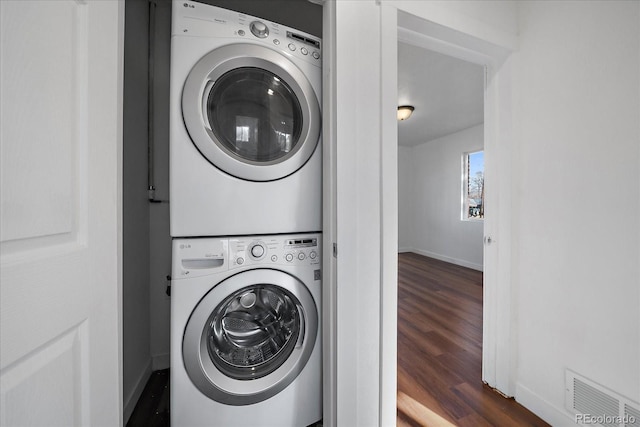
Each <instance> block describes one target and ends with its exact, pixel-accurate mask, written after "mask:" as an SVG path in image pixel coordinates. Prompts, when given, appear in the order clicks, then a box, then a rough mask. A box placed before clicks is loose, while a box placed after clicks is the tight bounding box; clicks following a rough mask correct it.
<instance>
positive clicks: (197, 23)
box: [171, 1, 322, 66]
mask: <svg viewBox="0 0 640 427" xmlns="http://www.w3.org/2000/svg"><path fill="white" fill-rule="evenodd" d="M172 13H173V15H172V30H171V34H172V36H195V37H216V38H232V39H237V41H238V42H240V41H241V40H243V39H244V40H253V41H254V42H255V41H259V42H263V43H265V44H267V45H268V46H270V47H271V48H273V49H276V50H279V51H281V52H283V53H286V54H288V55H293V56H296V57H299V58H302V59H304V60H305V61H307V62H310V63H313V64H315V65H317V66H320V65H321V60H320V58H321V52H322V50H321V43H320V40H321V39H319V38H318V37H315V36H312V35H311V34H307V33H304V32H302V31H298V30H295V29H293V28H289V27H285V26H284V25H280V24H278V23H276V22H271V21H267V20H265V19H261V18H257V17H254V16H250V15H247V14H244V13H240V12H234V11H231V10H227V9H222V8H219V7H216V6H211V5H208V4H203V3H199V2H195V1H174V2H173V12H172Z"/></svg>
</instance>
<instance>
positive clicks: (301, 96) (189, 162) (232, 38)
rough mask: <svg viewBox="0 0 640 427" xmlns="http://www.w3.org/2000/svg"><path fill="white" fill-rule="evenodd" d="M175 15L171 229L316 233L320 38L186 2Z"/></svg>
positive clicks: (179, 233)
mask: <svg viewBox="0 0 640 427" xmlns="http://www.w3.org/2000/svg"><path fill="white" fill-rule="evenodd" d="M172 19H173V21H172V36H171V96H170V103H171V106H170V129H171V131H170V147H171V148H170V191H171V208H170V209H171V220H170V221H171V235H172V236H174V237H188V236H231V235H249V234H270V233H294V232H316V231H321V229H322V149H321V134H320V131H321V110H320V96H321V83H322V72H321V57H320V55H321V45H320V39H319V38H317V37H313V36H312V35H309V34H306V33H303V32H300V31H297V30H295V29H292V28H288V27H285V26H283V25H279V24H277V23H274V22H269V21H266V20H263V19H259V18H255V17H252V16H248V15H246V14H243V13H238V12H233V11H229V10H225V9H221V8H218V7H214V6H210V5H206V4H202V3H197V2H191V1H184V0H180V1H176V0H174V2H173V16H172Z"/></svg>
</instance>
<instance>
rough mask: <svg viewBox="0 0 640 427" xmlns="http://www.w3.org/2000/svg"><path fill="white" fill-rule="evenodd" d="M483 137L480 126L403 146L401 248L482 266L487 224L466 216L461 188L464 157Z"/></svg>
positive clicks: (399, 198) (400, 208)
mask: <svg viewBox="0 0 640 427" xmlns="http://www.w3.org/2000/svg"><path fill="white" fill-rule="evenodd" d="M483 140H484V126H482V125H479V126H474V127H472V128H469V129H465V130H463V131H460V132H456V133H453V134H450V135H447V136H444V137H441V138H437V139H434V140H432V141H429V142H426V143H423V144H420V145H417V146H415V147H402V148H403V149H402V150H399V156H398V159H399V160H398V161H399V171H402V172H401V173H399V176H398V181H399V182H398V184H399V195H398V200H399V206H400V207H399V213H398V214H399V218H400V220H399V233H398V234H399V238H400V239H401V240H400V244H399V248H400V249H401V250H406V251H411V252H416V253H419V254H422V255H426V256H429V257H432V258H436V259H440V260H443V261H447V262H451V263H454V264H458V265H462V266H465V267H469V268H473V269H476V270H482V255H483V244H482V235H483V225H484V222H483V221H462V220H461V212H462V206H461V200H462V193H461V192H462V155H463V154H464V153H468V152H472V151H478V150H482V149H483ZM407 175H408V176H407ZM407 181H408V182H407ZM404 184H408V186H407V188H403V185H404ZM405 204H406V206H404V205H405ZM407 210H409V212H406V211H407Z"/></svg>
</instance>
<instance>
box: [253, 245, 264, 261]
mask: <svg viewBox="0 0 640 427" xmlns="http://www.w3.org/2000/svg"><path fill="white" fill-rule="evenodd" d="M251 255H252V256H253V257H254V258H260V257H261V256H262V255H264V246H262V245H260V244H257V245H255V246H253V247H252V248H251Z"/></svg>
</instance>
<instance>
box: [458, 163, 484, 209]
mask: <svg viewBox="0 0 640 427" xmlns="http://www.w3.org/2000/svg"><path fill="white" fill-rule="evenodd" d="M462 168H463V169H462V170H463V173H462V176H463V179H462V219H463V220H481V219H483V218H484V151H475V152H471V153H465V154H464V155H463V162H462Z"/></svg>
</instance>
